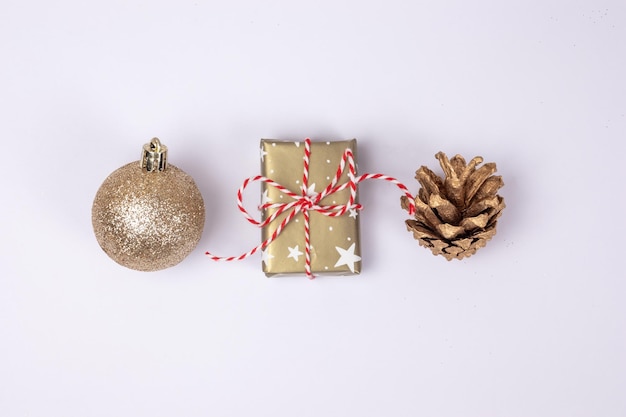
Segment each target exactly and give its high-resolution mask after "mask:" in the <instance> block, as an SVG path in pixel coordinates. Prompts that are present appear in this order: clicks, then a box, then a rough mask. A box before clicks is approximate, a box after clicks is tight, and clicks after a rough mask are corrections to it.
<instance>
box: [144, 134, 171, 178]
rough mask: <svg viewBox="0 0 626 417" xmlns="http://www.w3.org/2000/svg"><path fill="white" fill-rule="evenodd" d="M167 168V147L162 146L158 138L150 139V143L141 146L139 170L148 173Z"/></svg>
mask: <svg viewBox="0 0 626 417" xmlns="http://www.w3.org/2000/svg"><path fill="white" fill-rule="evenodd" d="M166 168H167V146H165V145H162V144H161V141H160V140H159V138H152V140H150V143H146V144H145V145H143V151H142V152H141V169H144V170H146V171H148V172H154V171H165V169H166Z"/></svg>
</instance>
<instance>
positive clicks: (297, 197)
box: [206, 138, 415, 279]
mask: <svg viewBox="0 0 626 417" xmlns="http://www.w3.org/2000/svg"><path fill="white" fill-rule="evenodd" d="M310 157H311V139H309V138H306V139H305V140H304V158H303V161H304V172H303V174H302V186H301V187H300V188H301V189H300V193H294V192H293V191H291V190H289V189H288V188H286V187H284V186H283V185H281V184H279V183H277V182H276V181H274V180H272V179H271V178H267V177H264V176H262V175H256V176H254V177H250V178H247V179H246V180H245V181H244V182H243V184H242V185H241V187H239V190H238V191H237V207H238V208H239V211H240V212H241V213H242V214H243V216H244V217H245V218H246V219H247V220H248V221H249V222H250V223H252V224H254V225H255V226H258V227H260V228H264V227H266V226H267V225H269V224H270V223H272V222H273V221H274V220H276V218H277V217H278V216H280V215H281V214H283V213H285V212H288V214H287V216H285V218H284V219H283V220H282V221H281V222H280V224H279V225H278V227H277V228H276V229H275V230H274V232H273V233H272V234H271V235H270V236H269V237H268V238H267V239H266V240H264V241H263V242H262V243H261V244H260V245H258V246H256V247H254V248H252V249H251V250H249V251H248V252H246V253H243V254H241V255H239V256H228V257H222V256H215V255H213V254H211V253H210V252H206V255H208V256H209V257H210V258H211V259H212V260H214V261H227V262H228V261H239V260H242V259H246V258H248V257H249V256H252V255H254V254H255V253H256V252H257V251H259V250H265V249H266V248H267V247H268V246H269V245H270V244H271V243H272V242H273V241H274V240H276V238H278V236H279V235H280V233H281V232H282V231H283V229H284V228H285V226H287V225H288V224H289V223H290V222H291V221H292V220H293V218H294V217H296V216H297V215H298V214H299V213H302V216H303V218H304V243H305V246H304V247H305V250H304V256H305V259H304V270H305V273H306V276H307V278H309V279H313V278H315V276H314V275H313V274H312V273H311V236H310V220H309V217H310V216H309V212H310V211H315V212H318V213H320V214H323V215H324V216H328V217H339V216H342V215H344V214H346V213H347V212H348V211H349V210H361V209H362V208H363V206H361V205H360V204H356V203H355V201H356V191H357V184H359V183H360V182H361V181H364V180H367V179H382V180H385V181H388V182H391V183H393V184H395V185H396V186H397V187H398V188H400V190H402V191H403V192H404V194H405V195H406V196H407V197H408V202H409V214H410V215H413V214H414V213H415V204H414V203H413V200H414V197H413V196H412V195H411V193H409V190H408V189H407V187H406V186H405V185H404V184H402V183H401V182H400V181H398V180H397V179H395V178H393V177H389V176H386V175H383V174H363V175H360V176H358V177H357V176H356V164H355V163H354V155H353V153H352V150H351V149H346V150H345V151H344V153H343V156H342V158H341V161H340V163H339V166H338V167H337V171H336V173H335V176H334V177H333V179H332V180H331V181H330V183H329V184H328V185H327V186H326V188H325V189H324V191H322V192H321V193H314V194H309V193H308V188H309V162H310ZM346 168H347V169H348V172H347V175H348V181H347V182H344V183H342V184H338V183H339V180H340V178H341V176H342V175H343V173H344V172H345V170H346ZM256 181H261V182H264V183H266V184H268V185H271V186H273V187H275V188H276V189H277V190H279V191H280V192H281V193H283V194H284V195H286V196H288V197H291V198H292V199H293V200H292V201H290V202H287V203H265V204H261V205H260V206H259V210H266V209H276V211H274V212H273V213H272V214H271V215H270V216H268V217H267V218H266V219H265V220H263V221H262V222H260V221H258V220H256V219H254V218H253V217H252V216H251V215H250V213H248V211H247V210H246V208H245V207H244V205H243V192H244V190H245V189H246V187H247V186H248V185H249V184H250V183H252V182H256ZM346 188H349V189H350V197H349V198H348V201H347V202H346V203H345V204H333V205H321V204H320V203H321V201H322V200H323V199H324V198H326V197H328V196H330V195H333V194H335V193H337V192H339V191H342V190H345V189H346Z"/></svg>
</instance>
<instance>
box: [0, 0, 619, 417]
mask: <svg viewBox="0 0 626 417" xmlns="http://www.w3.org/2000/svg"><path fill="white" fill-rule="evenodd" d="M625 39H626V6H625V5H624V3H623V2H620V1H586V2H585V1H577V2H571V1H533V2H498V1H478V2H465V1H445V2H409V1H385V2H382V1H379V2H373V1H326V0H323V1H316V2H297V1H272V2H254V1H229V2H226V1H220V2H217V1H215V2H208V1H195V2H193V1H177V2H174V1H169V2H168V1H151V2H149V1H144V2H140V1H107V2H83V1H60V2H44V1H35V2H25V1H24V2H20V1H7V0H4V1H3V2H2V4H1V5H0V57H1V60H2V61H1V65H0V122H1V123H0V130H1V133H2V139H1V144H2V164H3V170H2V172H3V176H2V182H1V183H2V196H3V197H2V201H3V202H2V204H1V205H0V225H1V235H2V239H1V243H0V415H1V416H3V417H18V416H19V417H21V416H45V417H56V416H64V417H68V416H81V417H84V416H107V417H109V416H151V417H154V416H417V415H429V416H624V415H626V396H625V395H624V392H625V388H626V353H625V352H626V336H625V334H626V333H625V325H626V307H625V304H624V295H625V291H626V284H625V283H624V272H623V262H622V261H621V260H620V258H621V257H623V249H624V245H623V237H624V235H625V233H624V232H625V230H624V223H623V218H624V212H625V209H626V207H625V204H624V198H623V191H624V189H623V178H624V173H623V168H624V167H623V165H624V150H625V149H624V148H625V146H624V142H623V141H624V137H625V133H626V116H625V114H626V76H625V74H626V59H625V53H624V52H625V50H624V40H625ZM152 136H159V137H160V138H161V140H162V141H163V142H164V143H165V144H166V145H168V146H169V148H170V154H169V156H170V161H171V162H172V163H173V164H175V165H177V166H179V167H181V168H183V169H184V170H185V171H187V172H188V173H189V174H191V175H192V176H193V177H194V178H195V180H196V182H197V184H198V186H199V188H200V189H201V191H202V192H203V194H204V198H205V200H206V203H207V213H208V216H209V217H208V219H207V224H206V228H205V233H204V235H203V239H202V241H201V243H200V245H199V247H198V248H197V249H196V251H195V252H194V253H193V254H192V255H191V256H190V257H189V258H187V259H186V260H185V261H184V262H183V263H181V264H180V265H179V266H177V267H175V268H172V269H169V270H165V271H162V272H157V273H139V272H134V271H130V270H126V269H124V268H122V267H120V266H118V265H117V264H115V263H114V262H112V261H111V260H109V259H108V258H107V256H106V255H105V254H104V253H103V252H102V251H101V249H100V248H99V246H98V244H97V242H96V240H95V238H94V236H93V233H92V230H91V203H92V201H93V197H94V195H95V193H96V190H97V189H98V187H99V186H100V184H101V183H102V181H103V180H104V178H105V177H106V176H107V175H108V174H109V173H110V172H112V171H113V170H115V169H116V168H118V167H119V166H121V165H123V164H125V163H127V162H130V161H133V160H136V159H137V157H138V155H139V153H140V150H141V146H142V145H143V144H144V143H145V142H147V141H148V140H149V139H150V138H151V137H152ZM306 136H310V137H312V138H313V139H317V140H332V139H347V138H352V137H356V138H358V140H359V154H360V163H359V166H360V170H361V172H382V173H385V174H389V175H394V176H397V177H398V178H399V179H401V180H402V181H403V182H405V183H407V184H408V185H409V186H410V187H411V189H412V190H413V191H414V192H416V191H417V189H418V186H417V183H416V182H415V181H414V180H413V173H414V171H415V170H416V169H417V168H418V167H419V166H420V165H428V166H430V167H432V168H436V171H437V172H441V171H440V170H439V168H438V165H437V161H436V160H435V159H434V157H433V155H434V154H435V153H436V152H437V151H439V150H443V151H445V152H447V153H448V154H449V155H453V154H455V153H461V154H463V155H464V156H465V157H467V158H471V157H472V156H475V155H482V156H483V157H484V158H485V161H494V162H496V163H497V164H498V169H499V174H501V175H503V177H504V181H505V184H506V186H505V187H504V188H503V189H502V192H501V193H502V195H503V196H504V197H505V199H506V202H507V208H506V210H505V212H504V215H503V217H502V219H501V220H500V223H499V228H498V234H497V235H496V237H495V238H494V239H493V240H492V241H491V242H490V243H489V244H488V245H487V247H486V248H484V249H482V250H481V251H480V252H478V254H477V255H476V256H474V257H472V258H470V259H468V260H464V261H462V262H446V261H445V259H443V258H440V257H434V256H432V255H431V254H430V252H429V251H427V250H425V249H423V248H421V247H419V246H418V245H417V242H416V241H414V240H413V238H412V236H411V235H410V234H409V233H407V232H406V231H405V227H404V224H403V221H404V219H405V218H406V216H405V213H404V212H403V211H401V210H400V208H399V204H398V199H399V195H400V194H399V192H398V190H397V189H396V188H395V187H393V186H390V185H387V184H383V183H367V184H364V185H363V186H362V187H361V200H362V202H363V203H364V204H365V206H366V209H365V210H364V211H363V212H362V214H361V221H362V223H361V226H362V242H363V269H364V272H363V273H362V274H361V275H360V276H358V277H344V278H319V279H317V280H314V281H308V280H306V279H305V278H297V277H296V278H285V279H266V278H265V277H264V275H263V274H262V273H261V271H260V258H259V257H256V258H255V259H251V260H247V261H244V262H241V263H237V264H216V263H213V262H211V261H209V260H208V259H206V258H205V256H204V255H203V253H204V251H205V250H209V249H210V250H212V251H215V252H217V253H218V254H223V255H235V254H239V253H241V252H243V251H246V250H248V249H250V248H251V247H252V246H254V245H255V244H257V243H258V239H259V231H258V230H256V229H255V228H254V227H252V226H251V225H249V224H248V223H247V222H245V220H243V218H241V217H240V216H239V214H238V212H237V210H236V207H235V200H234V198H235V191H236V189H237V187H238V186H239V184H240V183H241V181H242V180H243V179H244V178H245V177H248V176H250V175H254V174H257V173H258V172H259V161H258V155H259V153H258V141H259V138H261V137H269V138H278V139H286V140H287V139H289V140H301V139H303V138H304V137H306ZM248 200H249V202H250V203H249V204H251V205H252V206H254V204H256V203H257V201H258V197H257V194H256V191H252V192H251V193H250V195H249V196H248Z"/></svg>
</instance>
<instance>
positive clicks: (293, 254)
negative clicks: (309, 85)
mask: <svg viewBox="0 0 626 417" xmlns="http://www.w3.org/2000/svg"><path fill="white" fill-rule="evenodd" d="M348 148H349V149H351V150H352V152H353V153H354V156H355V158H356V139H351V140H345V141H335V142H312V143H311V155H310V164H309V180H308V187H307V194H308V195H312V194H313V193H320V192H322V191H323V190H324V189H325V188H326V186H327V185H328V184H329V183H330V182H331V180H332V179H333V177H334V176H335V174H336V172H337V168H338V166H339V164H340V162H341V159H342V157H343V154H344V152H345V150H346V149H348ZM304 149H305V146H304V142H285V141H277V140H271V139H262V140H261V175H263V176H265V177H267V178H270V179H272V180H274V181H275V182H277V183H279V184H281V185H282V186H284V187H285V188H287V189H289V190H290V191H292V192H294V193H298V194H300V193H301V192H302V180H303V170H304V165H303V160H304ZM347 171H348V170H347V169H346V170H345V172H344V173H343V174H342V176H341V178H340V180H339V184H342V183H345V182H348V174H347ZM349 197H350V191H349V189H344V190H341V191H338V192H336V193H333V194H331V195H328V196H326V197H325V198H323V199H322V200H321V201H320V205H322V206H325V205H338V204H346V203H347V202H348V199H349ZM289 201H292V198H291V197H289V196H288V195H286V194H284V193H283V192H282V191H280V190H279V189H277V188H276V187H274V186H272V185H268V184H265V183H264V184H263V187H262V201H261V203H262V204H265V203H287V202H289ZM355 203H356V202H355ZM275 210H276V209H274V208H267V209H265V210H264V212H263V216H264V218H267V217H268V216H271V215H272V213H273V212H274V211H275ZM309 214H310V239H311V271H312V273H313V274H315V275H327V274H328V275H349V274H358V273H359V272H360V270H361V257H360V252H361V247H360V242H359V213H358V211H357V210H356V209H350V210H348V211H347V212H346V213H345V214H343V215H341V216H338V217H328V216H325V215H323V214H321V213H319V212H317V211H315V210H309ZM287 215H288V212H285V213H282V214H280V215H279V216H278V217H277V218H276V220H274V221H273V222H271V223H270V224H268V225H267V226H265V227H264V228H263V232H262V233H263V237H262V238H263V240H266V239H267V238H268V237H269V236H271V235H272V233H274V231H275V230H276V228H277V227H278V225H279V224H280V222H281V221H282V219H283V218H284V217H285V216H287ZM303 217H304V216H303V214H302V213H298V214H297V215H296V216H295V217H294V219H292V221H290V222H289V223H288V224H287V225H286V226H285V228H284V229H283V231H282V232H281V233H280V235H279V236H278V238H276V240H274V241H273V242H272V243H270V244H269V245H268V246H267V248H266V249H265V250H264V251H263V258H262V259H263V261H262V262H263V272H265V274H266V275H267V276H274V275H278V274H300V273H304V272H305V233H304V221H303Z"/></svg>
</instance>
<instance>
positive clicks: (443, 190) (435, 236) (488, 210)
mask: <svg viewBox="0 0 626 417" xmlns="http://www.w3.org/2000/svg"><path fill="white" fill-rule="evenodd" d="M435 158H437V159H438V160H439V164H440V165H441V168H442V169H443V172H444V174H445V178H444V179H443V180H442V179H441V178H440V177H438V176H437V175H436V174H435V173H433V172H432V171H431V170H430V169H428V168H427V167H425V166H422V167H421V168H420V169H418V170H417V172H416V173H415V179H417V181H419V183H420V184H421V185H422V188H421V189H420V190H419V193H418V195H417V197H416V198H415V219H414V220H413V219H410V220H407V221H406V225H407V229H408V230H409V231H410V232H413V236H414V237H415V239H417V240H418V242H419V244H420V245H421V246H424V247H426V248H429V249H430V250H431V251H432V252H433V254H434V255H443V256H444V257H445V258H446V259H447V260H449V261H450V260H452V259H463V258H465V257H468V256H471V255H473V254H474V253H476V251H477V250H478V249H480V248H482V247H483V246H485V245H486V244H487V241H488V240H489V239H491V238H492V237H493V236H494V235H495V234H496V223H497V221H498V217H500V214H501V213H502V210H503V209H504V207H505V205H504V199H503V198H502V197H501V196H499V195H498V194H497V193H498V189H499V188H500V187H502V186H503V185H504V183H503V182H502V177H500V176H494V175H493V173H494V172H495V171H496V164H495V163H493V162H490V163H487V164H484V165H483V166H481V167H480V168H478V169H476V167H477V165H479V164H481V163H482V162H483V158H482V157H480V156H477V157H475V158H474V159H472V160H471V161H470V163H469V164H466V163H465V159H463V157H462V156H461V155H456V156H455V157H453V158H452V159H450V160H448V157H447V156H446V154H444V153H443V152H439V153H437V155H435ZM402 207H403V208H404V209H405V210H408V199H407V197H402Z"/></svg>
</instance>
